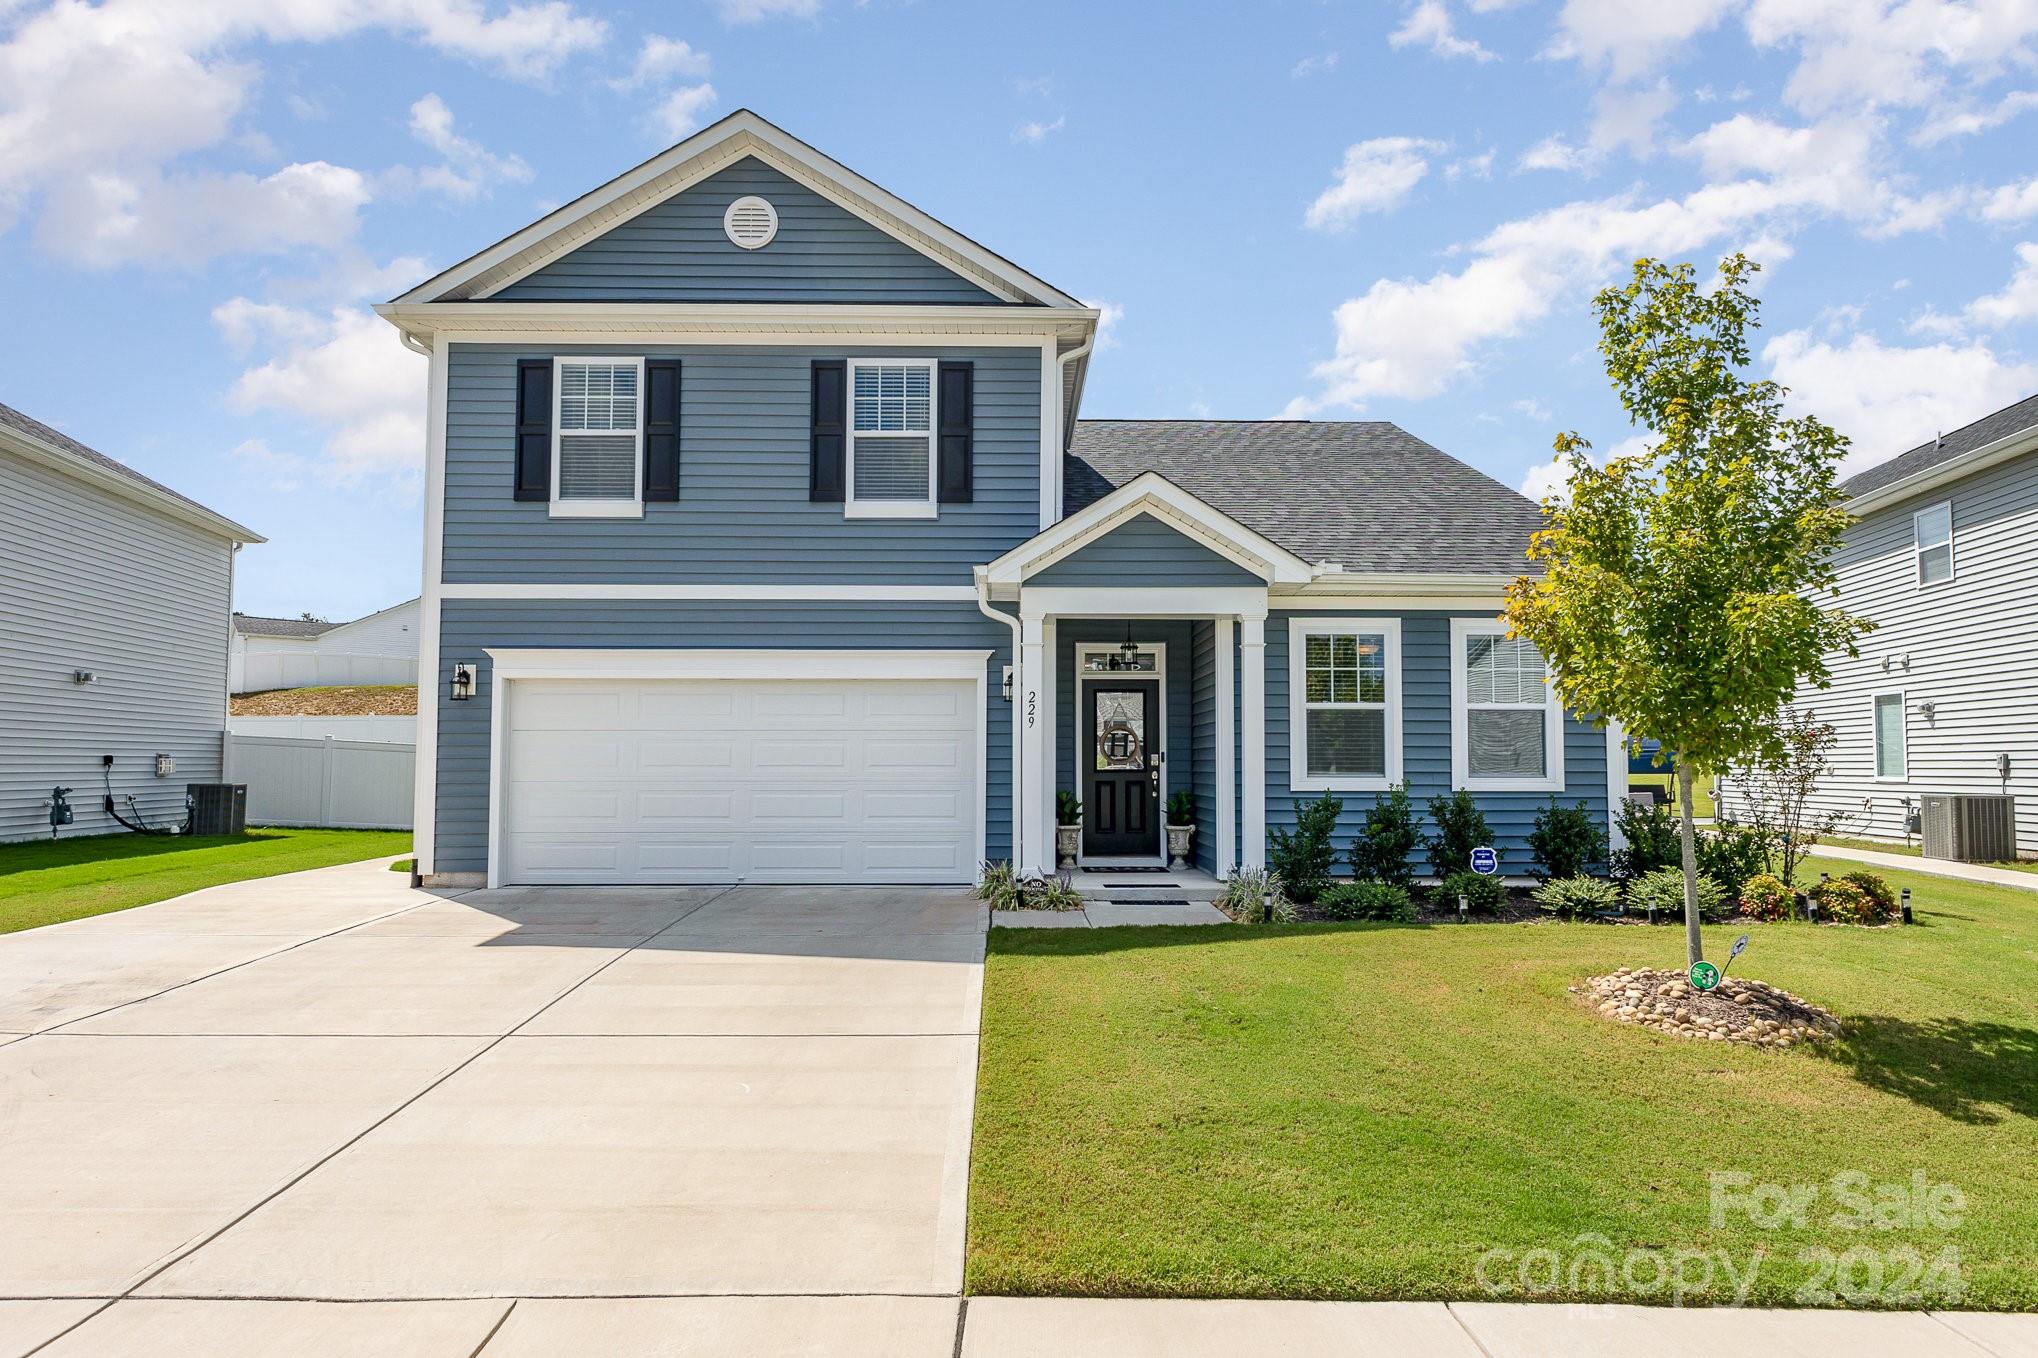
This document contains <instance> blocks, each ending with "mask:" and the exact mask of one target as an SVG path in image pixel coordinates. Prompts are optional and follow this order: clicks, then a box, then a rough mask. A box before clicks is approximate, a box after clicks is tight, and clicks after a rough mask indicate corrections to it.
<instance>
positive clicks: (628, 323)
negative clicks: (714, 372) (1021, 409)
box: [375, 302, 1096, 349]
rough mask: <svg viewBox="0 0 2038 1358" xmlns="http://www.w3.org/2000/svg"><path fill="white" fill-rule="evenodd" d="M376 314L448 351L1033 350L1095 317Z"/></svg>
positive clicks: (505, 311) (896, 309)
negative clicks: (473, 347)
mask: <svg viewBox="0 0 2038 1358" xmlns="http://www.w3.org/2000/svg"><path fill="white" fill-rule="evenodd" d="M375 312H376V314H377V315H379V316H381V317H382V318H383V319H385V320H387V321H388V322H390V324H392V325H394V326H396V327H397V328H398V329H399V330H401V331H402V332H403V333H404V334H406V335H411V336H413V337H416V336H430V337H431V338H432V339H433V340H434V341H436V342H440V343H447V344H531V345H541V344H565V343H575V344H596V343H599V344H621V345H631V346H635V347H640V348H641V347H643V346H645V345H655V344H683V343H687V342H690V341H699V342H708V341H712V342H713V343H716V344H726V345H739V344H783V345H794V344H800V345H817V346H826V347H829V348H841V347H844V346H848V345H856V346H860V347H867V348H878V349H886V348H890V349H897V348H901V347H910V346H912V345H917V344H946V345H955V346H962V345H968V346H971V347H979V348H988V347H1006V348H1015V349H1017V348H1026V349H1031V348H1035V347H1037V346H1038V345H1039V344H1040V343H1041V340H1042V338H1043V337H1047V338H1052V337H1053V336H1055V335H1057V334H1060V333H1062V332H1064V331H1066V330H1069V329H1071V328H1074V327H1080V326H1086V325H1092V324H1094V323H1095V316H1096V313H1095V312H1093V311H1092V312H1074V311H1061V310H1048V309H1046V308H1041V307H914V306H884V305H862V304H858V305H834V304H806V303H761V302H433V303H429V304H426V305H423V306H405V305H399V304H396V303H388V302H385V303H383V304H381V305H379V306H377V307H376V308H375Z"/></svg>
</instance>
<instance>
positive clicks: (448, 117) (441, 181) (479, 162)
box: [410, 94, 531, 200]
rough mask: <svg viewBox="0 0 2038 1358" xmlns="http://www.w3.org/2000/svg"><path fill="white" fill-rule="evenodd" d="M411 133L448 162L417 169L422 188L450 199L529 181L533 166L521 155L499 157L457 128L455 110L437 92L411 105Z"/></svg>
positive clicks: (464, 197)
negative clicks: (462, 134) (454, 121)
mask: <svg viewBox="0 0 2038 1358" xmlns="http://www.w3.org/2000/svg"><path fill="white" fill-rule="evenodd" d="M410 133H411V135H412V136H413V137H415V138H417V139H418V140H419V141H420V142H422V143H424V145H426V146H428V147H430V148H431V149H432V150H434V151H437V152H438V153H439V154H440V155H442V156H444V157H445V158H446V159H445V163H444V164H441V165H434V166H432V167H430V168H428V169H424V170H420V171H417V172H416V178H417V183H418V186H419V187H420V188H425V189H429V190H431V191H433V192H436V193H443V194H445V195H446V196H447V197H449V198H458V199H463V200H465V199H471V198H477V197H479V196H481V195H482V194H483V193H485V192H487V191H488V190H489V189H491V188H493V187H494V186H495V185H497V184H526V183H529V182H530V179H531V167H530V166H529V165H527V164H525V163H524V160H523V158H522V157H521V156H515V155H510V156H498V155H496V154H494V153H493V152H491V151H489V150H488V149H487V148H486V147H484V146H482V145H481V144H480V143H479V142H476V141H473V140H471V139H470V138H467V137H463V136H461V135H460V134H459V133H457V132H455V131H454V130H453V110H451V109H449V108H447V107H446V101H445V100H443V99H441V98H439V96H438V95H436V94H427V95H426V96H425V97H424V98H422V99H420V100H418V101H417V102H416V103H414V104H412V105H411V106H410Z"/></svg>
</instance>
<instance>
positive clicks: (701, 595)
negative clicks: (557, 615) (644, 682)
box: [439, 581, 977, 603]
mask: <svg viewBox="0 0 2038 1358" xmlns="http://www.w3.org/2000/svg"><path fill="white" fill-rule="evenodd" d="M439 592H440V595H441V597H443V598H447V599H638V600H651V599H726V600H739V599H740V600H750V601H754V602H768V601H774V600H780V601H790V602H796V603H969V602H971V601H972V600H974V599H975V598H976V597H977V592H976V590H975V588H974V587H972V586H969V585H608V584H600V583H591V584H577V583H569V582H555V583H547V584H528V585H525V584H515V583H510V582H494V581H490V582H483V583H466V584H459V583H448V584H444V585H441V586H439Z"/></svg>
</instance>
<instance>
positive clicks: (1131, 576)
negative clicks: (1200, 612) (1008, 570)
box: [1026, 514, 1264, 587]
mask: <svg viewBox="0 0 2038 1358" xmlns="http://www.w3.org/2000/svg"><path fill="white" fill-rule="evenodd" d="M1026 583H1027V584H1029V585H1121V586H1126V587H1137V586H1146V585H1184V586H1204V585H1214V586H1226V585H1258V584H1262V583H1264V582H1263V581H1261V579H1260V577H1259V576H1257V575H1254V574H1253V573H1252V572H1251V571H1249V570H1246V569H1245V568H1244V567H1242V566H1238V565H1235V564H1233V563H1232V562H1230V561H1227V560H1226V559H1225V558H1223V557H1221V556H1219V555H1218V554H1217V553H1215V552H1213V551H1211V550H1210V549H1209V548H1208V547H1205V546H1203V545H1202V544H1201V543H1199V542H1197V541H1195V540H1194V539H1192V538H1190V537H1188V536H1187V535H1186V534H1183V533H1180V532H1177V531H1176V530H1175V529H1173V528H1171V527H1169V526H1168V525H1167V524H1164V523H1162V522H1161V521H1160V520H1159V519H1156V518H1154V517H1153V516H1152V515H1151V514H1141V515H1139V516H1138V517H1137V518H1133V519H1129V520H1127V521H1126V522H1124V523H1122V524H1120V525H1119V526H1118V527H1116V528H1114V529H1112V530H1111V531H1110V532H1108V533H1106V534H1105V535H1104V536H1102V537H1100V538H1098V539H1097V540H1096V541H1095V542H1092V543H1090V544H1088V545H1087V546H1085V547H1083V549H1082V550H1080V551H1078V552H1075V553H1073V554H1071V555H1069V556H1066V557H1063V558H1062V559H1061V560H1060V561H1057V562H1055V563H1054V564H1053V565H1052V566H1049V567H1048V568H1047V569H1046V570H1044V571H1041V572H1040V573H1039V574H1037V575H1034V576H1031V577H1029V578H1028V579H1027V581H1026Z"/></svg>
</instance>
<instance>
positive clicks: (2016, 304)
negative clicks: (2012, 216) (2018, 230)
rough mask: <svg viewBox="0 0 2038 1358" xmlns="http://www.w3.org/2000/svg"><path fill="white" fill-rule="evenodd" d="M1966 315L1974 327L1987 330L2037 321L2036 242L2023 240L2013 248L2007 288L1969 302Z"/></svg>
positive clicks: (2037, 276) (2037, 277)
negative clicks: (2013, 269) (2014, 258)
mask: <svg viewBox="0 0 2038 1358" xmlns="http://www.w3.org/2000/svg"><path fill="white" fill-rule="evenodd" d="M1966 315H1967V319H1968V320H1970V321H1972V322H1973V323H1974V324H1975V325H1978V326H1982V327H1985V328H1987V329H1990V330H1999V329H2001V328H2002V327H2003V326H2006V325H2015V324H2017V323H2019V322H2021V321H2029V320H2038V241H2025V242H2024V243H2023V244H2022V245H2019V246H2018V247H2017V269H2016V272H2015V273H2013V274H2011V275H2010V281H2009V283H2008V285H2007V286H2005V287H2004V288H2003V290H2002V291H2001V292H1996V293H1990V294H1989V295H1988V296H1986V297H1977V298H1975V299H1974V300H1973V301H1972V302H1969V303H1968V304H1967V311H1966Z"/></svg>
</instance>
